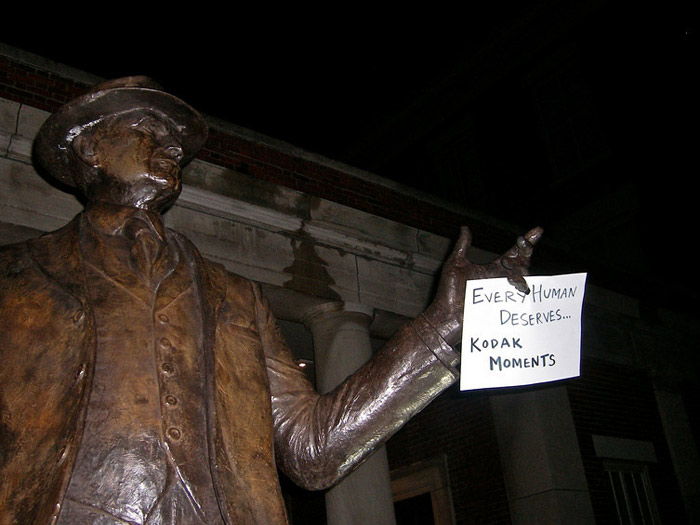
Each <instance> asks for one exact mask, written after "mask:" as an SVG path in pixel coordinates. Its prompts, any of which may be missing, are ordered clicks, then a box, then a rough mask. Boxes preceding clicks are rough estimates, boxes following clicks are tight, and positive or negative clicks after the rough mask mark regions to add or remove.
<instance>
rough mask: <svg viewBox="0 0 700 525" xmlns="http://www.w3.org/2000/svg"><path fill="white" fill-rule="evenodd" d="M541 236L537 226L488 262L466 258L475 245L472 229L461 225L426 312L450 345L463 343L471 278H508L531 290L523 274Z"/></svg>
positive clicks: (523, 289) (515, 283)
mask: <svg viewBox="0 0 700 525" xmlns="http://www.w3.org/2000/svg"><path fill="white" fill-rule="evenodd" d="M540 237H542V229H541V228H534V229H532V230H530V231H529V232H527V233H526V234H525V235H523V236H521V237H518V239H517V241H516V243H515V245H514V246H513V247H512V248H511V249H510V250H508V251H507V252H506V253H504V254H503V255H501V256H500V257H498V258H497V259H495V260H493V261H491V262H490V263H487V264H475V263H472V262H471V261H469V259H467V252H468V251H469V248H470V247H471V244H472V236H471V232H470V231H469V228H467V227H466V226H465V227H462V230H461V234H460V236H459V239H458V240H457V244H456V245H455V247H454V249H453V251H452V253H451V254H450V256H449V257H448V259H447V261H446V262H445V265H444V266H443V269H442V275H441V277H440V282H439V284H438V289H437V293H436V294H435V299H434V300H433V302H432V303H431V305H430V306H429V307H428V309H427V310H426V311H425V312H424V316H425V318H426V319H427V320H428V322H429V323H430V324H431V325H432V326H433V327H434V328H435V329H436V330H437V331H438V332H439V333H440V335H441V336H442V337H443V338H444V339H445V341H446V342H447V343H448V344H450V345H455V344H457V343H459V342H460V340H461V335H462V321H463V318H464V294H465V290H466V286H467V281H468V280H473V279H487V278H491V277H507V278H508V281H509V282H510V283H511V284H513V286H515V287H516V288H517V289H518V290H519V291H521V292H523V293H529V291H530V290H529V288H528V286H527V283H526V282H525V279H524V278H523V275H526V274H527V270H528V268H529V266H530V258H531V257H532V252H533V247H534V245H535V244H536V243H537V241H539V240H540Z"/></svg>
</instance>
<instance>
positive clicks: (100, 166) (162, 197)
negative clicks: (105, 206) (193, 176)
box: [81, 111, 183, 210]
mask: <svg viewBox="0 0 700 525" xmlns="http://www.w3.org/2000/svg"><path fill="white" fill-rule="evenodd" d="M98 126H99V127H98V128H97V129H95V130H94V132H93V133H91V134H90V135H89V136H88V137H87V138H86V143H83V144H81V149H82V155H81V157H82V158H83V159H84V160H85V159H88V160H86V162H88V163H89V164H91V165H92V166H93V167H94V168H96V169H97V171H98V173H99V180H97V181H96V182H93V183H91V185H90V188H89V191H88V198H89V199H90V200H97V201H102V202H109V203H112V204H120V205H124V206H134V207H138V208H144V209H152V210H159V209H162V208H163V207H165V206H167V205H169V204H171V203H172V202H174V200H175V199H177V196H178V195H179V194H180V190H181V170H182V168H181V166H180V162H181V160H182V157H183V152H182V146H181V143H180V139H179V137H178V136H177V133H176V132H174V130H173V129H172V127H171V126H170V125H169V124H168V123H167V122H166V121H165V120H163V119H161V118H158V117H157V116H155V115H154V114H151V113H148V112H146V111H134V112H130V113H126V114H123V115H119V116H116V117H113V118H111V119H109V120H108V121H106V122H103V123H101V124H99V125H98Z"/></svg>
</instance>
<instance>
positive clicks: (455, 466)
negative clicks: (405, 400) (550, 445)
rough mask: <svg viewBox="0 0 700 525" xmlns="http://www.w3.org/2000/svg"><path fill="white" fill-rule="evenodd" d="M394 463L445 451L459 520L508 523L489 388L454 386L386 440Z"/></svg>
mask: <svg viewBox="0 0 700 525" xmlns="http://www.w3.org/2000/svg"><path fill="white" fill-rule="evenodd" d="M387 454H388V458H389V464H390V467H391V468H392V469H395V468H400V467H404V466H407V465H411V464H413V463H417V462H419V461H423V460H426V459H429V458H432V457H434V456H436V455H437V454H445V455H446V456H447V467H448V472H449V477H450V482H451V491H452V501H453V505H454V511H455V519H456V523H457V524H458V525H478V524H484V525H485V524H489V525H505V524H509V523H510V513H509V509H508V497H507V494H506V489H505V485H504V481H503V473H502V471H501V464H500V461H499V453H498V444H497V441H496V435H495V429H494V424H493V419H492V416H491V408H490V404H489V397H488V394H487V393H485V392H469V393H467V394H463V393H460V392H459V389H458V388H457V386H456V385H455V386H453V387H451V388H450V389H448V390H447V391H445V392H444V393H443V394H442V395H440V396H439V397H438V398H437V399H436V400H435V401H433V402H432V403H431V404H430V405H428V406H427V407H426V408H425V409H424V410H423V411H422V412H420V413H419V414H418V415H417V416H415V417H414V418H413V419H412V420H410V421H409V422H408V423H407V424H406V425H405V426H404V427H403V428H402V429H401V430H399V432H397V433H396V434H395V435H394V436H393V437H392V438H391V439H390V440H389V441H388V442H387Z"/></svg>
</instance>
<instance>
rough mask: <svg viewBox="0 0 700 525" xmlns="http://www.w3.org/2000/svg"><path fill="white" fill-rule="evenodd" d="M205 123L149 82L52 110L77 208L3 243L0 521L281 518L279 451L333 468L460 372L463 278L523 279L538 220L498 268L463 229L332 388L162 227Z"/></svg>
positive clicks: (110, 88) (44, 156)
mask: <svg viewBox="0 0 700 525" xmlns="http://www.w3.org/2000/svg"><path fill="white" fill-rule="evenodd" d="M206 135H207V126H206V124H205V122H204V120H203V119H202V117H201V116H200V115H199V114H198V113H197V112H196V111H194V110H193V109H192V108H191V107H189V106H188V105H187V104H185V103H184V102H182V101H180V100H178V99H177V98H175V97H173V96H171V95H169V94H167V93H165V92H163V91H162V90H161V89H160V87H158V86H157V85H155V83H153V82H152V81H151V80H149V79H146V78H143V77H129V78H125V79H119V80H116V81H111V82H107V83H104V84H101V85H99V86H97V87H96V88H95V89H94V90H92V91H91V92H90V93H88V94H86V95H84V96H82V97H80V98H78V99H76V100H74V101H73V102H70V103H69V104H67V105H66V106H64V107H63V108H61V109H60V110H58V111H57V112H56V113H54V114H53V115H52V116H51V117H49V119H48V120H47V121H46V123H45V124H44V126H43V127H42V129H41V130H40V132H39V134H38V136H37V140H36V153H37V156H38V159H39V160H40V162H41V163H42V164H43V165H44V167H45V168H46V169H47V171H48V172H49V173H51V174H52V175H53V176H55V177H56V178H57V179H59V180H61V181H63V182H65V183H67V184H69V185H72V186H75V187H77V188H78V189H79V190H80V191H81V192H82V193H83V195H84V196H85V198H86V200H87V204H86V207H85V210H84V211H83V212H82V213H80V214H79V215H78V216H76V217H75V218H74V219H73V220H72V221H71V222H70V223H69V224H68V225H66V226H65V227H63V228H61V229H60V230H57V231H55V232H52V233H49V234H46V235H44V236H42V237H40V238H38V239H34V240H30V241H28V242H25V243H20V244H16V245H12V246H7V247H5V248H3V249H2V250H0V415H1V424H0V523H1V524H11V523H22V524H32V525H42V524H48V523H58V524H60V525H65V524H76V523H81V524H82V523H100V524H105V525H106V524H124V523H130V524H182V523H192V524H196V523H199V524H222V523H265V524H273V523H285V522H286V516H285V509H284V504H283V500H282V497H281V494H280V488H279V482H278V477H277V469H276V467H280V468H281V469H282V470H283V471H284V472H285V473H286V474H288V475H289V477H290V478H291V479H293V480H294V481H295V482H297V483H298V484H300V485H301V486H303V487H306V488H310V489H320V488H325V487H328V486H331V485H333V484H334V483H336V482H337V481H338V480H340V479H341V478H342V477H343V476H345V475H346V474H348V473H349V472H350V471H351V470H352V469H353V468H354V467H356V466H357V465H358V464H359V463H361V462H362V461H363V459H364V458H366V457H367V456H368V455H369V454H370V453H371V452H372V451H373V450H374V449H375V448H376V447H377V446H378V445H380V444H381V443H383V442H384V441H385V440H386V439H387V438H388V437H389V436H390V435H392V434H393V433H394V432H395V431H396V430H397V429H398V428H399V427H400V426H401V425H402V424H403V423H405V422H406V421H407V420H408V419H409V418H410V417H411V416H412V415H413V414H415V413H416V412H417V411H419V410H420V409H421V408H423V407H424V406H425V405H426V404H428V403H429V402H430V400H431V399H433V398H434V397H435V396H437V395H438V394H439V393H440V392H441V391H443V390H444V389H445V388H446V387H447V386H449V385H450V384H451V383H453V382H454V381H455V380H456V378H457V375H458V372H457V370H456V368H455V365H456V364H457V361H458V355H457V354H456V352H455V351H454V350H453V349H452V346H453V345H454V344H456V343H457V342H459V339H460V333H461V326H462V319H461V317H462V312H463V301H464V286H465V282H466V280H467V279H471V278H477V277H487V276H508V277H509V278H511V279H512V282H513V283H514V284H515V285H516V286H519V287H524V286H526V285H525V282H524V280H523V278H522V277H521V274H522V273H523V272H524V270H525V269H526V268H527V266H528V265H529V260H530V256H531V253H532V246H533V244H534V243H535V242H536V241H537V240H538V238H539V237H540V234H541V232H540V230H539V229H535V230H533V231H531V232H530V233H528V234H526V235H525V236H524V237H521V238H519V239H518V242H517V244H516V245H515V246H514V247H513V249H511V250H510V251H509V252H508V253H506V254H504V255H503V256H502V257H500V258H499V259H497V260H496V261H494V262H493V263H491V264H489V265H474V264H471V263H470V262H469V261H468V260H467V258H466V252H467V250H468V248H469V246H470V242H471V240H470V236H469V232H468V230H466V229H464V230H463V233H462V236H461V237H460V239H459V240H458V242H457V246H456V248H455V250H454V252H453V253H452V255H451V256H450V258H449V259H448V261H447V263H446V265H445V268H444V269H443V274H442V277H441V280H440V284H439V289H438V292H437V295H436V298H435V300H434V301H433V303H431V305H430V307H429V308H428V309H427V310H426V311H425V312H424V314H422V315H420V316H419V317H418V318H417V319H415V320H414V321H412V322H410V323H408V324H407V325H406V326H404V327H403V328H401V329H400V330H399V331H398V333H397V334H396V335H395V336H394V337H393V338H392V339H391V340H390V341H389V342H388V343H387V344H386V346H385V347H384V348H383V350H381V351H380V352H378V353H377V355H376V356H375V357H374V358H373V359H372V360H371V361H370V362H369V363H367V364H366V365H365V366H363V367H362V368H361V369H360V370H358V371H357V372H356V373H355V374H354V375H353V376H351V377H350V378H348V379H347V380H346V381H345V382H344V383H343V384H342V385H340V386H339V387H338V388H337V389H335V390H334V391H333V392H330V393H328V394H326V395H322V396H321V395H319V394H318V393H316V392H315V391H314V389H313V388H312V386H311V385H310V384H309V382H308V381H307V380H306V378H305V376H304V374H303V373H302V372H301V371H300V370H299V368H298V367H297V366H296V365H295V363H294V361H293V359H292V355H291V352H290V351H289V349H288V347H287V345H286V344H285V342H284V340H283V338H282V336H281V335H280V331H279V329H278V327H277V324H276V321H275V319H274V318H273V315H272V314H271V312H270V309H269V306H268V304H267V302H266V301H265V299H264V298H263V297H262V296H261V293H260V288H259V286H258V285H256V284H255V283H252V282H250V281H248V280H246V279H243V278H241V277H239V276H236V275H232V274H230V273H227V272H226V271H225V270H224V269H223V268H222V267H221V266H220V265H217V264H213V263H211V262H208V261H206V260H204V259H203V258H202V256H201V255H200V254H199V252H198V251H197V249H196V248H195V247H194V246H193V245H192V244H191V243H190V242H189V241H188V240H187V239H185V238H184V237H182V236H180V235H179V234H177V233H176V232H173V231H170V230H168V229H166V228H164V226H163V222H162V218H161V215H160V214H161V212H162V211H163V210H164V209H166V208H167V207H168V206H170V205H171V204H172V203H173V202H174V201H175V200H176V199H177V197H178V194H179V193H180V186H181V178H180V175H181V169H182V166H183V165H184V164H185V163H186V162H188V161H189V160H190V159H192V158H193V157H194V155H195V154H196V153H197V151H198V150H199V148H200V147H201V146H202V145H203V143H204V141H205V138H206Z"/></svg>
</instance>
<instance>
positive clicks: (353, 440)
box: [256, 287, 458, 490]
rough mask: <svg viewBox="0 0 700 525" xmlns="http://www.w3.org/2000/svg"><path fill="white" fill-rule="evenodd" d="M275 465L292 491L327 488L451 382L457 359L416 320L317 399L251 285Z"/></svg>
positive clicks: (433, 333) (266, 306) (426, 326)
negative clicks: (295, 486)
mask: <svg viewBox="0 0 700 525" xmlns="http://www.w3.org/2000/svg"><path fill="white" fill-rule="evenodd" d="M256 294H257V299H256V300H257V305H258V306H257V320H258V326H259V330H260V334H261V338H262V340H263V341H262V342H263V345H264V350H265V359H266V366H267V372H268V377H269V381H270V391H271V399H272V417H273V425H274V439H275V452H276V456H277V458H276V459H277V464H278V465H279V467H280V468H281V469H282V470H283V472H285V474H287V475H288V476H289V477H290V478H291V479H292V480H294V481H295V482H296V483H297V484H299V485H300V486H302V487H304V488H307V489H311V490H317V489H324V488H328V487H330V486H332V485H334V484H335V483H337V482H338V481H340V480H341V479H342V478H343V477H344V476H346V475H347V474H349V473H350V472H351V471H352V470H353V469H355V468H356V467H357V466H358V465H360V464H361V463H362V461H364V460H365V459H366V458H367V457H368V456H369V455H370V454H371V453H372V452H373V451H374V450H375V449H376V448H377V447H378V446H379V445H381V444H382V443H384V442H385V441H386V440H387V439H388V438H389V437H390V436H391V435H393V434H394V433H395V432H396V431H397V430H398V429H399V428H401V426H403V425H404V423H406V422H407V421H408V420H409V419H410V418H411V417H413V416H414V415H415V414H416V413H418V412H419V411H420V410H422V409H423V408H424V407H425V406H426V405H427V404H428V403H430V401H432V400H433V399H434V398H435V397H437V396H438V395H439V394H440V393H441V392H442V391H444V390H445V389H446V388H447V387H448V386H450V385H451V384H452V383H454V382H455V381H456V380H457V377H458V372H457V370H456V368H455V366H456V364H457V361H458V356H457V354H456V352H455V351H454V350H453V349H452V348H451V347H449V346H448V345H447V344H446V343H445V342H444V341H443V340H442V339H441V338H440V337H439V336H438V335H437V333H435V332H434V331H433V330H432V329H431V328H430V326H429V325H428V324H427V323H426V322H425V321H424V320H423V319H422V318H421V317H420V316H419V317H418V318H417V319H416V320H414V321H412V322H410V323H407V324H406V325H405V326H404V327H402V328H401V329H400V330H398V332H397V333H396V334H395V335H394V337H392V339H391V340H389V341H388V342H387V344H386V345H385V346H384V347H383V348H382V349H381V350H380V351H379V352H377V353H376V354H375V355H374V357H372V359H370V360H369V361H368V362H367V363H366V364H365V365H363V366H362V367H361V368H360V369H359V370H357V371H356V372H355V373H354V374H353V375H351V376H350V377H348V378H347V379H346V380H345V381H344V382H343V383H341V384H340V385H338V387H336V388H335V389H334V390H332V391H331V392H328V393H327V394H324V395H319V394H318V393H317V392H316V391H315V390H314V388H313V387H312V385H311V384H310V383H309V381H308V380H307V379H306V376H305V375H304V373H303V371H301V370H300V369H299V367H298V366H296V364H295V363H294V360H293V358H292V354H291V351H290V350H289V347H288V346H287V344H286V342H285V341H284V338H283V336H282V334H281V333H280V330H279V327H278V324H277V322H276V320H275V319H274V316H273V315H272V313H271V311H270V308H269V306H268V304H267V302H266V300H265V299H264V298H262V297H261V295H260V290H259V288H257V287H256Z"/></svg>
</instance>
